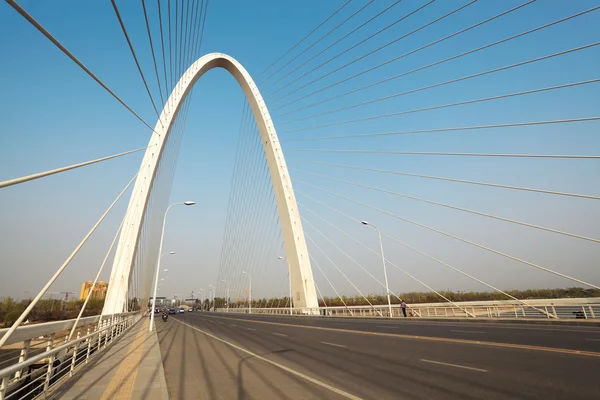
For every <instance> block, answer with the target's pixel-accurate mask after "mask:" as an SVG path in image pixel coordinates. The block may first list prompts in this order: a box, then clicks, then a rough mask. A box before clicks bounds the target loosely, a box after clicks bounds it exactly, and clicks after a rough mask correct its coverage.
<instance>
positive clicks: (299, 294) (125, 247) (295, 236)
mask: <svg viewBox="0 0 600 400" xmlns="http://www.w3.org/2000/svg"><path fill="white" fill-rule="evenodd" d="M213 68H224V69H226V70H227V71H229V73H230V74H231V75H233V77H234V78H235V79H236V80H237V82H238V84H239V85H240V87H241V88H242V90H243V92H244V95H245V96H246V99H247V100H248V103H249V104H250V108H251V109H252V113H253V114H254V119H255V120H256V124H257V126H258V131H259V133H260V138H261V141H262V144H263V148H264V151H265V156H266V158H267V163H268V166H269V172H270V175H271V182H272V184H273V190H274V192H275V199H276V202H277V210H278V212H279V221H280V224H281V231H282V235H283V243H284V248H285V253H286V258H287V262H288V263H289V269H290V275H291V285H292V293H293V297H294V306H295V307H302V308H317V307H318V300H317V293H316V290H315V282H314V279H313V273H312V269H311V265H310V259H309V256H308V250H307V247H306V240H305V238H304V231H303V229H302V223H301V221H300V213H299V212H298V206H297V204H296V197H295V196H294V191H293V190H292V182H291V180H290V177H289V174H288V169H287V165H286V163H285V160H284V157H283V152H282V150H281V145H280V144H279V139H278V137H277V133H276V132H275V127H274V126H273V122H272V121H271V116H270V115H269V111H268V110H267V106H266V105H265V102H264V101H263V98H262V96H261V94H260V91H259V90H258V88H257V87H256V85H255V83H254V81H253V79H252V77H251V76H250V74H248V72H247V71H246V69H245V68H244V67H243V66H242V65H241V64H240V63H239V62H238V61H237V60H235V59H234V58H233V57H230V56H228V55H226V54H222V53H211V54H207V55H205V56H203V57H201V58H199V59H198V60H197V61H196V62H194V63H193V64H192V65H191V66H190V67H189V68H188V70H187V71H186V72H185V73H184V74H183V76H182V77H181V79H180V80H179V82H178V83H177V85H176V86H175V88H174V89H173V92H172V93H171V95H170V96H169V99H168V101H167V104H166V105H165V108H164V109H163V111H162V113H161V115H160V120H159V121H158V122H157V124H156V127H155V128H154V129H155V132H156V134H153V135H152V137H151V139H150V143H149V145H148V149H147V150H146V153H145V155H144V158H143V160H142V165H141V167H140V172H139V175H138V177H137V179H136V182H135V186H134V188H133V193H132V195H131V198H130V200H129V206H128V208H127V213H126V214H125V221H124V224H123V230H122V232H121V236H120V237H119V243H118V246H117V251H116V253H115V259H114V261H113V267H112V271H111V275H110V281H109V286H108V293H107V294H106V300H105V303H104V308H103V310H102V314H104V315H106V314H114V313H120V312H123V311H126V307H127V291H128V286H129V277H130V276H131V270H132V266H133V261H134V260H135V256H136V254H135V253H136V250H137V247H138V246H137V244H138V242H139V240H140V234H141V228H142V224H143V222H144V221H143V219H144V215H145V211H146V207H147V206H148V201H149V199H150V192H151V188H152V183H153V181H154V178H155V177H156V172H157V169H158V165H159V163H160V159H161V157H162V154H163V151H164V149H165V146H166V143H167V140H168V138H169V134H170V130H171V127H172V125H173V123H174V122H175V119H176V117H177V113H178V112H179V109H180V107H181V106H182V104H183V102H184V100H185V99H186V97H187V95H188V94H189V93H190V91H191V89H192V88H193V86H194V84H195V83H196V81H197V80H198V79H199V78H200V77H201V76H202V75H204V73H206V72H207V71H209V70H211V69H213ZM154 265H156V264H154ZM147 282H150V280H147ZM144 285H146V280H144ZM149 292H150V287H144V288H143V294H142V299H141V300H142V304H141V305H142V307H145V304H146V302H147V300H148V295H149Z"/></svg>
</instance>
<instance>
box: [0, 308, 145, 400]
mask: <svg viewBox="0 0 600 400" xmlns="http://www.w3.org/2000/svg"><path fill="white" fill-rule="evenodd" d="M141 317H142V313H141V312H140V311H136V312H128V313H121V314H113V315H104V316H100V315H96V316H92V317H86V318H81V319H80V320H79V322H78V323H77V326H76V327H75V331H74V335H73V336H72V337H71V339H70V340H69V333H70V331H71V329H72V328H73V325H74V324H75V322H76V320H75V319H71V320H66V321H56V322H47V323H42V324H34V325H28V326H21V327H19V328H18V329H17V330H16V331H15V332H14V334H13V335H12V336H11V337H10V338H9V340H8V341H7V343H6V344H5V345H4V346H3V347H2V348H0V368H2V369H0V400H8V399H33V398H36V397H37V396H39V395H40V394H42V393H44V392H46V391H47V390H48V389H49V388H51V387H52V386H54V385H56V384H57V383H59V382H62V381H64V380H66V379H68V378H70V377H71V376H73V374H74V372H75V370H76V368H77V367H79V366H81V365H84V364H87V363H88V362H89V361H90V359H91V358H92V357H93V356H95V355H96V354H98V353H100V352H101V351H102V350H104V349H105V348H106V347H107V346H108V345H109V344H112V343H113V342H114V341H115V339H116V338H118V337H119V336H121V335H122V334H123V333H124V332H125V331H126V330H127V329H128V328H130V327H131V326H133V325H134V324H135V323H136V322H137V321H138V320H139V319H140V318H141ZM7 331H8V328H7V329H0V337H3V336H4V335H5V334H6V332H7Z"/></svg>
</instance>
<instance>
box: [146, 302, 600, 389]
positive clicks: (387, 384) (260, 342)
mask: <svg viewBox="0 0 600 400" xmlns="http://www.w3.org/2000/svg"><path fill="white" fill-rule="evenodd" d="M264 322H271V323H264ZM272 322H275V324H273V323H272ZM402 322H404V321H392V322H387V323H386V322H383V321H361V320H344V321H341V320H329V319H318V320H315V319H297V318H294V319H289V318H278V317H276V318H273V317H260V316H243V315H223V314H213V313H211V314H207V313H187V314H185V315H178V316H176V317H174V318H170V319H169V321H168V322H167V323H166V324H162V325H159V332H158V335H159V340H160V347H161V353H162V357H163V363H164V366H165V373H166V381H167V387H168V390H169V394H170V396H171V397H172V398H184V399H188V398H190V399H216V398H219V399H234V398H235V399H298V398H307V399H314V398H320V399H338V398H364V399H436V400H437V399H473V400H474V399H545V400H546V399H571V398H577V399H596V398H597V395H598V393H600V382H598V379H597V371H598V366H599V365H600V357H599V356H600V353H597V352H595V351H596V350H597V349H598V347H597V346H598V343H597V342H596V341H595V340H585V339H600V330H598V329H589V328H585V329H584V328H574V329H570V328H569V327H560V328H556V327H551V329H557V330H544V331H538V329H546V328H550V327H539V326H533V327H529V326H522V325H520V326H521V327H522V328H532V329H521V330H516V329H512V327H506V326H503V327H496V326H495V325H494V330H491V329H490V325H487V324H481V325H482V326H481V327H480V326H479V324H478V325H477V326H474V325H473V324H468V325H467V326H468V328H466V327H464V326H463V324H452V326H448V325H446V324H444V323H440V324H439V325H435V324H433V325H432V324H421V325H422V326H421V325H418V324H416V323H415V324H412V322H411V323H407V324H403V325H402V327H401V328H397V327H394V325H397V324H402ZM336 324H338V325H337V326H336ZM341 324H344V325H341ZM371 324H373V325H371ZM388 324H390V325H388ZM298 325H307V326H308V325H312V326H313V328H307V327H301V326H298ZM405 325H406V326H405ZM454 325H457V326H454ZM322 327H325V329H320V328H322ZM315 328H317V329H315ZM533 328H535V329H533ZM401 329H408V330H411V329H412V330H417V331H418V332H419V333H420V335H422V336H423V337H425V336H426V335H423V333H427V332H429V334H430V338H431V337H434V335H435V337H439V338H440V340H430V339H419V338H411V337H409V336H410V335H408V334H406V331H402V330H401ZM500 329H503V330H500ZM361 330H362V332H361ZM386 330H398V331H399V334H398V335H396V334H389V332H388V333H387V334H384V335H382V334H378V332H380V333H383V332H385V331H386ZM451 331H452V332H451ZM461 331H465V332H461ZM471 331H478V332H484V333H473V332H471ZM488 331H489V332H488ZM469 335H480V336H485V337H486V338H485V340H490V339H493V340H499V342H497V343H505V342H506V339H508V340H509V345H508V346H503V347H497V346H488V345H481V344H479V345H477V344H475V343H476V342H477V341H481V340H482V338H477V339H475V340H471V339H473V338H472V337H469ZM488 336H489V337H488ZM570 336H575V337H577V338H578V339H569V337H570ZM463 337H469V340H471V341H472V343H470V342H464V343H463V342H460V341H456V340H457V339H458V340H462V338H463ZM445 339H447V340H445ZM465 340H467V339H465ZM538 340H540V341H542V343H537V341H538ZM510 341H513V342H516V343H524V344H523V345H522V346H524V345H525V344H528V343H533V344H534V345H536V346H541V345H543V346H548V347H550V351H547V350H544V351H540V350H535V349H524V348H519V347H518V346H521V345H519V344H517V346H516V347H515V346H511V345H510ZM544 341H545V342H544ZM587 342H590V343H587ZM490 343H492V342H490ZM564 344H566V345H570V346H572V347H573V348H581V349H586V350H587V351H588V353H586V354H587V355H581V354H577V350H574V351H569V350H567V351H562V350H561V349H563V347H562V345H564ZM552 349H554V350H557V351H552ZM567 349H568V348H567Z"/></svg>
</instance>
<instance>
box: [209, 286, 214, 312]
mask: <svg viewBox="0 0 600 400" xmlns="http://www.w3.org/2000/svg"><path fill="white" fill-rule="evenodd" d="M208 287H209V288H210V289H208V297H209V298H211V299H212V305H213V307H214V306H215V293H214V292H213V285H208ZM210 303H211V302H210V301H209V302H208V311H210Z"/></svg>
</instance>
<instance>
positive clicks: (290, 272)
mask: <svg viewBox="0 0 600 400" xmlns="http://www.w3.org/2000/svg"><path fill="white" fill-rule="evenodd" d="M279 259H280V260H283V259H284V257H282V256H279ZM285 261H286V262H287V259H286V260H285ZM287 265H288V276H289V278H290V279H289V281H290V315H292V269H291V267H290V263H289V262H288V263H287Z"/></svg>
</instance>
